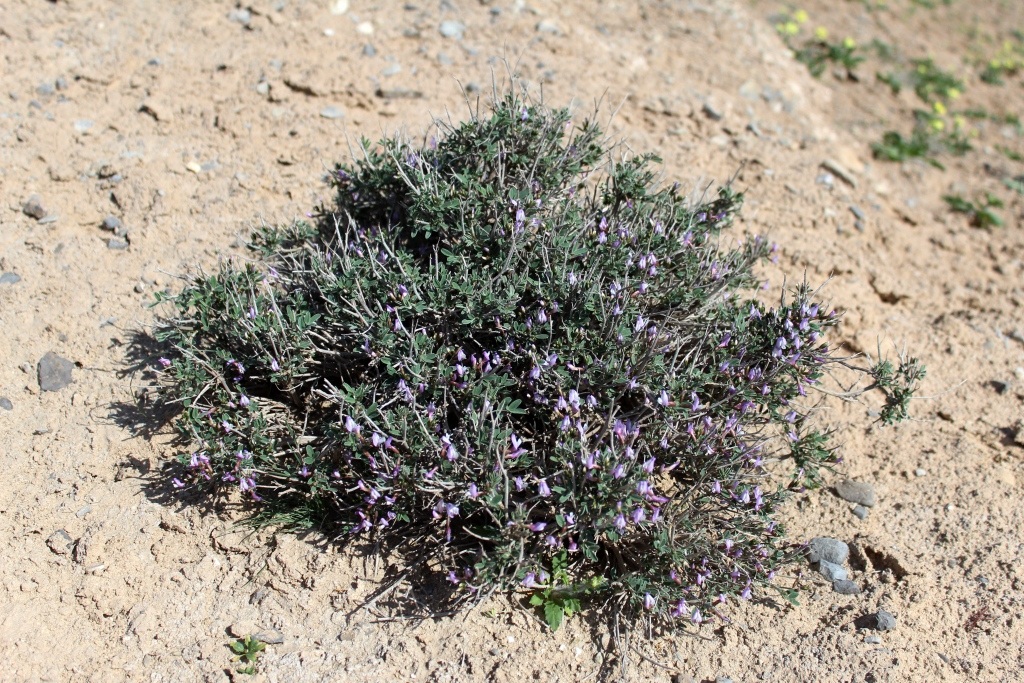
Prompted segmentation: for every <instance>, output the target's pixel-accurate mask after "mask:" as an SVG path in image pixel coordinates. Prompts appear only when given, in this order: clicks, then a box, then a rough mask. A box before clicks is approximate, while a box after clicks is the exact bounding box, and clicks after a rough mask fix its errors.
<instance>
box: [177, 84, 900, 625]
mask: <svg viewBox="0 0 1024 683" xmlns="http://www.w3.org/2000/svg"><path fill="white" fill-rule="evenodd" d="M439 125H442V124H439ZM441 132H442V133H443V135H442V138H441V139H440V140H438V141H437V142H436V143H432V144H428V145H426V146H425V147H424V148H422V149H414V148H413V147H412V146H411V145H410V144H409V143H408V142H407V141H405V140H402V139H394V140H386V141H384V142H383V143H382V145H381V147H380V148H378V149H371V148H370V147H369V146H368V145H364V147H365V148H366V149H365V158H364V159H363V160H362V161H360V162H359V163H358V164H356V165H355V166H353V167H339V168H338V169H336V171H335V172H334V173H332V175H331V182H332V184H333V186H334V189H335V190H336V193H337V194H336V196H337V200H336V205H335V206H334V207H333V208H330V209H321V210H320V211H319V212H317V213H316V214H314V217H315V220H313V221H311V222H299V223H296V224H295V225H292V226H290V227H288V228H284V229H264V230H262V231H260V232H258V233H257V234H256V235H255V236H254V248H255V249H256V250H257V251H258V253H259V256H260V258H259V259H258V260H257V261H255V262H253V263H248V264H246V265H245V266H236V265H234V264H230V263H228V264H224V267H223V268H222V269H221V270H220V271H219V272H218V273H217V274H215V275H212V276H196V277H194V278H192V279H191V281H190V282H189V284H188V286H187V287H186V288H185V290H184V291H183V292H182V293H181V294H179V295H177V296H176V297H175V298H174V303H175V305H176V307H177V310H178V315H177V316H176V317H173V318H168V319H166V320H165V321H164V323H163V326H162V328H161V336H162V338H163V339H164V340H166V341H168V342H170V343H171V344H172V345H173V347H174V352H173V353H169V354H168V355H169V356H170V359H169V360H168V359H161V361H160V364H161V368H162V372H163V374H164V377H165V378H166V379H167V382H166V384H167V387H168V389H169V391H170V393H171V395H172V396H173V398H174V399H175V400H176V401H178V403H179V404H180V405H181V406H183V409H182V413H181V415H180V416H179V418H178V427H179V430H180V433H181V435H182V437H183V438H184V439H185V440H186V441H188V442H189V443H190V445H191V450H190V451H189V452H188V453H186V454H183V455H182V458H181V461H182V465H183V474H181V475H180V478H179V479H178V480H177V481H178V482H179V483H180V484H181V485H182V486H197V487H203V488H207V489H210V490H217V489H219V490H223V487H225V486H227V487H235V488H236V489H237V490H238V491H239V492H241V493H243V494H244V495H245V496H246V497H248V498H249V499H250V500H252V501H254V502H253V505H254V510H256V514H258V515H261V519H263V520H265V521H271V522H273V521H277V522H286V523H290V524H315V525H317V526H319V527H321V528H333V529H336V530H337V531H338V533H339V535H340V536H344V537H354V536H357V535H377V536H379V537H381V538H382V539H390V540H394V541H396V542H397V541H401V540H404V541H407V542H408V543H406V544H405V547H415V552H416V553H417V554H418V555H420V556H423V555H424V554H425V555H426V556H428V557H430V558H431V559H432V561H433V562H434V564H433V565H432V566H435V567H437V568H438V570H439V571H440V572H442V575H446V576H447V577H448V580H449V582H450V583H451V584H452V586H453V590H454V591H455V593H454V595H455V596H456V597H460V596H461V597H463V598H472V597H473V596H480V595H483V594H485V593H487V592H488V591H489V590H490V589H492V588H495V587H497V588H504V589H509V588H524V589H531V590H532V589H537V588H543V587H545V586H549V585H550V584H551V582H552V581H554V580H555V579H554V578H553V577H554V576H559V577H562V578H561V579H560V580H562V581H563V582H566V583H569V584H570V585H572V584H576V583H579V584H583V583H584V582H586V584H587V585H588V586H592V587H596V586H600V587H601V590H602V591H606V592H609V593H611V594H613V595H617V596H619V597H620V598H621V604H624V605H628V606H629V607H630V608H631V609H634V610H636V611H637V612H640V611H646V612H648V613H650V614H656V615H658V616H659V617H661V618H664V619H666V620H671V621H675V622H678V623H700V622H702V621H704V620H707V619H710V618H713V616H714V615H715V614H716V611H715V610H716V609H719V605H721V604H722V603H724V602H727V601H728V600H729V599H730V598H735V599H749V598H750V597H751V596H752V595H753V594H754V592H756V591H758V590H761V589H763V588H764V587H766V586H768V585H770V584H771V582H772V580H773V578H774V572H775V570H776V569H777V567H779V565H780V563H783V562H785V561H787V559H788V558H789V557H790V556H791V554H792V550H791V549H790V548H789V547H788V546H787V545H786V543H785V540H784V536H783V529H782V528H781V527H780V526H779V525H778V524H777V523H776V522H775V521H774V520H773V513H774V512H775V510H776V509H777V507H778V505H779V504H780V502H781V501H782V500H783V499H784V497H785V495H786V492H787V490H790V489H793V488H800V487H803V486H809V485H810V486H813V485H816V484H817V481H818V479H817V477H818V472H819V470H820V469H821V468H823V467H829V466H830V465H831V464H832V463H833V462H834V461H835V456H834V453H833V451H832V449H831V448H830V447H829V445H828V440H827V435H826V434H823V433H821V432H820V431H818V430H816V429H815V428H814V426H813V425H812V424H811V422H812V421H811V419H810V418H811V415H812V413H813V409H814V399H813V397H809V396H808V394H809V392H810V391H811V390H812V389H813V388H814V387H815V386H816V385H817V384H818V382H819V381H820V380H821V378H822V376H823V373H824V371H825V367H826V366H827V365H828V364H829V363H833V362H841V361H842V360H843V359H839V360H838V361H837V360H836V359H834V358H833V357H832V356H831V355H830V354H831V352H830V349H829V348H828V346H827V344H825V343H824V340H823V338H822V337H823V334H824V333H825V331H826V330H827V329H828V328H829V327H831V326H833V325H835V324H836V322H837V318H836V317H835V315H834V314H833V313H832V312H827V311H826V310H825V309H824V308H823V307H822V306H821V305H820V304H819V303H816V302H814V301H813V300H812V293H811V291H810V290H809V289H808V288H807V287H803V286H802V287H798V288H796V289H795V290H794V291H793V292H792V293H791V294H790V296H791V299H790V300H789V301H787V300H785V299H783V300H782V301H780V302H779V303H778V304H776V305H773V306H767V305H765V304H764V303H762V302H760V301H758V300H757V298H756V297H755V296H754V293H755V292H756V291H757V287H758V285H759V284H760V282H759V281H758V280H757V278H756V277H755V276H754V274H753V268H754V267H755V265H756V264H757V263H758V262H759V261H761V260H763V259H768V258H771V257H772V252H773V250H774V247H773V245H771V244H769V243H767V242H766V241H765V240H763V239H761V238H759V237H757V236H749V235H748V236H744V237H743V238H742V239H740V240H736V239H732V240H728V241H727V240H724V239H721V235H722V233H723V231H724V230H726V229H728V228H729V227H730V226H731V225H732V223H733V220H734V217H735V215H736V212H737V210H738V208H739V206H740V204H741V201H742V196H741V195H739V194H737V193H735V192H733V191H732V190H731V189H730V188H723V189H722V190H721V191H720V192H719V193H718V195H717V196H716V197H714V198H712V199H711V200H710V201H706V202H702V203H693V202H691V201H688V199H687V198H686V196H685V195H683V194H681V193H680V192H679V191H678V188H677V187H675V186H670V187H661V186H658V185H657V184H656V182H655V179H656V173H655V170H653V164H654V163H655V162H656V161H657V160H656V158H654V157H653V156H650V155H642V156H635V157H624V158H618V157H616V158H614V159H613V157H612V151H611V150H608V149H606V148H605V146H604V145H603V141H602V137H601V133H600V131H598V130H597V128H596V127H594V126H593V125H592V124H590V123H583V124H581V125H579V126H578V127H573V126H572V125H571V123H570V116H569V113H568V112H567V111H551V110H548V109H545V108H543V107H541V106H536V105H533V104H530V103H524V102H523V101H522V100H520V99H518V98H516V97H514V96H511V95H510V96H508V97H507V99H505V100H504V101H502V102H499V103H497V104H496V105H495V107H494V109H493V111H492V113H491V115H490V116H489V117H488V118H473V119H471V120H470V121H468V122H466V123H464V124H462V125H460V126H458V127H453V128H444V129H443V130H442V131H441ZM726 244H730V245H733V246H726ZM745 293H746V294H745ZM915 367H916V366H915ZM904 370H905V368H903V366H900V371H904ZM911 370H913V368H911ZM911 370H906V371H905V372H904V374H903V375H899V374H898V373H896V374H894V371H892V369H891V368H890V369H889V375H887V376H886V377H887V379H886V381H887V382H888V383H887V384H884V386H882V384H881V383H880V382H877V381H876V384H879V385H880V387H881V388H882V389H883V390H884V391H886V393H887V395H890V397H892V398H893V399H894V405H893V406H892V407H891V408H888V407H887V410H889V412H887V413H886V415H885V417H886V419H889V418H890V417H892V415H894V414H895V413H893V411H896V412H897V413H898V412H899V411H901V410H904V409H905V404H906V400H909V399H908V395H909V391H910V389H909V388H908V387H909V386H910V385H912V384H913V383H914V382H916V380H917V379H919V376H920V373H919V372H917V374H914V372H911ZM876 379H877V378H876ZM900 415H902V413H900V414H899V415H896V416H897V417H899V416H900ZM193 453H194V454H195V455H193ZM787 458H790V459H793V461H794V475H793V477H792V478H791V479H789V480H788V481H783V482H779V481H774V480H773V479H772V478H771V477H770V476H769V474H768V471H767V469H766V466H767V465H768V464H769V462H771V461H777V460H779V459H787ZM410 541H414V542H410ZM399 547H403V546H402V544H401V543H399ZM555 558H559V559H558V567H559V569H558V570H557V572H554V571H553V570H552V567H553V564H552V563H553V562H554V561H555Z"/></svg>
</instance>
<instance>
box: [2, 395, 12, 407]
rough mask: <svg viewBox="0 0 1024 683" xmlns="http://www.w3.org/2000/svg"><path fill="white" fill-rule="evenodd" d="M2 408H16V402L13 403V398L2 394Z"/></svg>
mask: <svg viewBox="0 0 1024 683" xmlns="http://www.w3.org/2000/svg"><path fill="white" fill-rule="evenodd" d="M0 408H3V409H4V410H14V404H13V403H11V399H9V398H7V397H6V396H0Z"/></svg>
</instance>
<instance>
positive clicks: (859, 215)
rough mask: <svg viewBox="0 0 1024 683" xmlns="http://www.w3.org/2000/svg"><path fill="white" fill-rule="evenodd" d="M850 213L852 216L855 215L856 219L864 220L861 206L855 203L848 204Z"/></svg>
mask: <svg viewBox="0 0 1024 683" xmlns="http://www.w3.org/2000/svg"><path fill="white" fill-rule="evenodd" d="M850 213H852V214H853V215H854V216H856V217H857V220H859V221H862V220H864V211H863V210H861V208H860V207H859V206H857V205H856V204H851V205H850Z"/></svg>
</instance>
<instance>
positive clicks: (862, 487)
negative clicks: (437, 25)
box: [836, 479, 875, 508]
mask: <svg viewBox="0 0 1024 683" xmlns="http://www.w3.org/2000/svg"><path fill="white" fill-rule="evenodd" d="M836 493H838V494H839V497H840V498H842V499H843V500H848V501H850V502H851V503H859V504H860V505H863V506H864V507H869V508H871V507H874V506H875V487H874V486H872V485H871V484H869V483H867V482H864V481H854V480H852V479H845V480H843V481H841V482H839V483H838V484H836Z"/></svg>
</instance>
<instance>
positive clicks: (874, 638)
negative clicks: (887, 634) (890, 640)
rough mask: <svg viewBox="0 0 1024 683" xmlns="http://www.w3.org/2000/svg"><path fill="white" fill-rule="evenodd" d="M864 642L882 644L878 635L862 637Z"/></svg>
mask: <svg viewBox="0 0 1024 683" xmlns="http://www.w3.org/2000/svg"><path fill="white" fill-rule="evenodd" d="M864 642H865V643H867V644H868V645H881V644H882V639H881V638H879V637H878V636H868V637H867V638H865V639H864Z"/></svg>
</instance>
